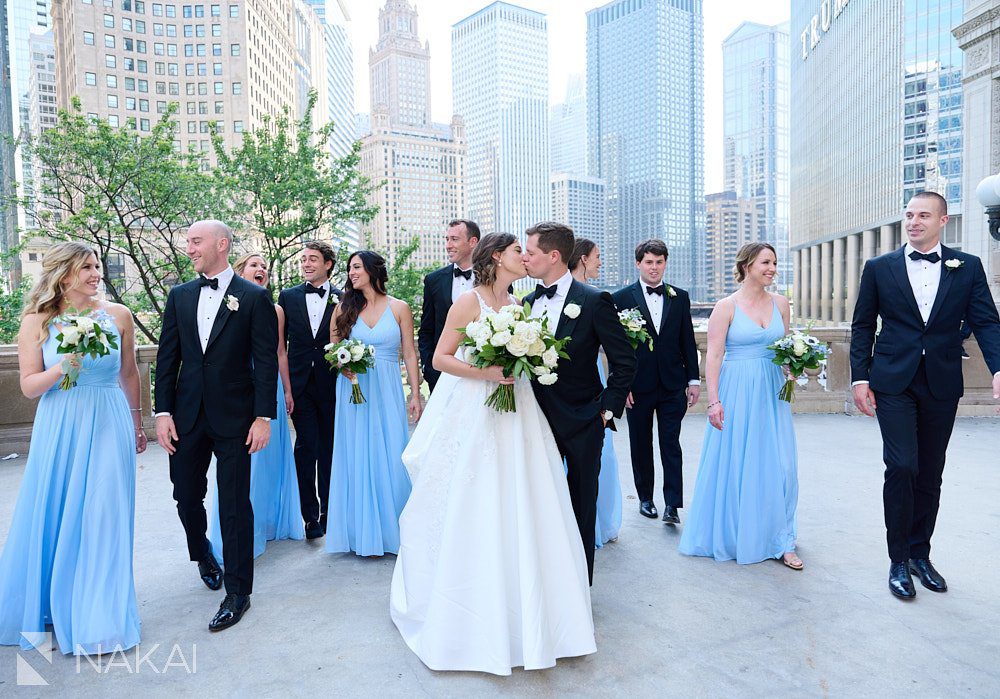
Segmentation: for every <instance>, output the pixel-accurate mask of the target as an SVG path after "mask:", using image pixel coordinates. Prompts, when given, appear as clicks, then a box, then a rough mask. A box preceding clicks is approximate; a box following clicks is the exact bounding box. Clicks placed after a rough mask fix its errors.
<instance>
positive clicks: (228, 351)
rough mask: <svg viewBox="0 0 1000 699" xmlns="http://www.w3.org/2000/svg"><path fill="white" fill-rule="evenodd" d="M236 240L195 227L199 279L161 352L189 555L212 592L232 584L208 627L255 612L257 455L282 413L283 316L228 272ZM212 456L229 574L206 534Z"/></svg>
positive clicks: (164, 434) (184, 297)
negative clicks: (253, 481)
mask: <svg viewBox="0 0 1000 699" xmlns="http://www.w3.org/2000/svg"><path fill="white" fill-rule="evenodd" d="M232 243H233V232H232V231H231V230H230V229H229V227H228V226H227V225H226V224H224V223H222V222H220V221H198V222H197V223H195V224H193V225H192V226H191V227H190V228H189V229H188V234H187V254H188V257H190V258H191V262H192V264H193V265H194V269H195V271H196V272H198V274H199V276H198V278H197V279H195V280H194V281H190V282H187V283H186V284H180V285H178V286H175V287H174V288H173V289H171V290H170V294H169V295H168V296H167V303H166V308H165V310H164V313H163V329H162V330H161V332H160V346H159V349H158V350H157V353H156V395H155V400H156V409H155V410H156V439H157V441H158V442H159V443H160V446H161V447H163V449H164V451H166V452H167V454H169V455H170V482H171V483H173V486H174V493H173V495H174V500H176V501H177V514H178V515H179V516H180V519H181V524H183V525H184V532H185V534H186V536H187V546H188V554H189V555H190V557H191V560H192V561H197V562H198V573H199V575H200V576H201V579H202V582H204V583H205V585H206V586H208V588H209V589H211V590H218V589H219V588H220V587H221V586H222V583H223V580H224V581H225V585H226V597H225V599H224V600H223V601H222V605H221V606H220V607H219V611H218V612H217V613H216V614H215V616H214V617H213V619H212V621H211V622H210V623H209V625H208V628H209V630H210V631H220V630H222V629H225V628H227V627H229V626H232V625H233V624H235V623H237V622H238V621H239V620H240V619H242V618H243V614H244V613H245V612H246V611H247V610H248V609H249V608H250V593H251V592H252V588H253V509H252V508H251V506H250V454H253V453H255V452H257V451H260V450H261V449H263V448H264V447H265V446H267V443H268V440H269V439H270V435H271V425H270V420H272V419H274V418H275V417H276V412H277V400H276V398H275V396H276V394H277V390H278V355H277V354H276V353H275V349H274V348H275V347H277V346H278V316H277V315H276V314H275V312H274V304H273V303H272V302H271V297H270V295H269V294H268V293H267V292H266V291H264V289H262V288H261V287H259V286H257V285H256V284H251V283H250V282H248V281H246V280H245V279H243V278H242V277H240V276H239V275H237V274H235V273H234V272H233V268H232V267H230V266H229V261H228V256H229V251H230V250H231V248H232ZM213 454H214V455H215V458H216V480H217V484H218V493H219V519H220V523H221V526H222V558H223V562H224V564H225V568H226V572H225V575H224V576H223V573H222V570H221V569H220V568H219V563H218V561H217V560H216V558H215V556H214V555H213V554H212V547H211V545H210V544H209V542H208V539H207V538H206V537H205V532H206V529H207V527H208V521H207V517H206V514H205V495H206V492H207V490H208V480H207V474H208V465H209V462H210V461H211V460H212V455H213Z"/></svg>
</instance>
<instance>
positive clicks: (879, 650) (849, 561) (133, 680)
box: [0, 415, 1000, 697]
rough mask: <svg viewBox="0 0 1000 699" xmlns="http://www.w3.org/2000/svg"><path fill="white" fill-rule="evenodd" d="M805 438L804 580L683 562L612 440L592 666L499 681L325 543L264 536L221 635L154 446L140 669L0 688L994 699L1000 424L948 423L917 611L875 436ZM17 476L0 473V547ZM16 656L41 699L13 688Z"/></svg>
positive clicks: (693, 421) (61, 674)
mask: <svg viewBox="0 0 1000 699" xmlns="http://www.w3.org/2000/svg"><path fill="white" fill-rule="evenodd" d="M796 429H797V434H798V446H799V478H800V496H799V554H800V555H801V557H802V558H803V560H804V561H805V570H804V571H803V572H794V571H791V570H789V569H787V568H785V567H783V566H782V565H780V564H779V563H778V562H765V563H761V564H757V565H752V566H739V565H737V564H735V563H732V562H729V563H716V562H714V561H709V560H702V559H691V558H686V557H683V556H680V555H679V554H678V553H677V540H678V537H679V532H680V530H679V529H676V530H675V529H671V528H668V527H665V526H664V525H663V524H661V523H660V522H659V521H652V520H648V519H645V518H643V517H641V516H640V515H639V514H638V502H637V501H636V500H635V491H634V488H633V486H632V478H631V471H630V467H629V461H628V443H627V435H626V433H625V431H624V430H622V431H621V432H619V433H618V435H617V436H616V449H617V452H618V455H619V460H620V464H621V478H622V485H623V490H624V492H625V496H626V500H625V507H624V510H625V514H624V523H623V526H622V531H621V536H620V538H619V540H618V542H616V543H614V544H610V545H608V546H606V547H605V548H604V549H602V550H601V551H598V552H597V562H596V574H595V584H594V588H593V609H594V621H595V625H596V628H597V634H598V638H597V643H598V652H597V653H596V654H594V655H591V656H588V657H584V658H576V659H569V660H562V661H560V662H559V664H558V665H557V667H555V668H553V669H550V670H544V671H534V672H524V671H521V670H515V671H514V674H513V675H512V676H511V677H506V678H503V677H493V676H488V675H481V674H476V673H435V672H431V671H429V670H427V669H426V668H425V667H424V666H423V665H422V664H421V662H420V661H419V660H418V659H417V658H416V656H414V655H413V654H412V653H410V651H409V650H408V649H407V647H406V646H405V644H404V643H403V641H402V640H401V639H400V637H399V635H398V634H397V633H396V631H395V628H394V627H393V625H392V622H391V621H390V619H389V614H388V594H389V581H390V577H391V574H392V566H393V563H394V558H393V557H392V556H387V557H385V558H384V559H378V560H376V559H361V558H357V557H356V556H353V555H329V554H326V553H324V552H323V550H322V544H321V542H320V543H317V542H312V543H307V542H287V541H283V542H272V543H270V544H269V545H268V549H267V552H266V553H265V554H264V555H263V556H262V557H261V558H259V559H258V560H257V566H256V581H255V592H254V597H253V608H252V609H251V610H250V612H248V614H247V616H246V617H245V619H244V620H243V621H242V622H241V623H240V624H239V625H238V626H236V627H234V628H233V629H230V630H227V631H225V632H222V633H219V634H210V633H209V632H208V631H207V628H206V626H207V623H208V620H209V618H210V617H211V615H212V614H213V613H214V611H215V609H216V608H217V606H218V603H219V602H220V601H221V598H222V594H223V593H222V592H218V593H213V592H209V591H208V590H206V589H205V587H204V586H203V585H202V584H201V582H200V581H199V580H198V577H197V574H196V569H195V566H194V564H192V563H190V562H188V561H187V555H186V552H185V548H184V539H183V536H182V532H181V528H180V524H179V523H178V521H177V517H176V513H175V510H174V505H173V502H172V500H171V497H170V483H169V479H168V476H167V464H166V457H165V455H164V454H163V452H162V451H160V450H159V449H158V448H152V449H151V450H150V451H149V453H147V454H145V455H143V456H141V457H140V471H139V477H138V486H137V506H136V541H135V572H136V589H137V594H138V597H139V604H140V614H141V616H142V621H143V630H142V631H143V643H142V645H141V646H140V649H139V652H138V657H145V658H146V659H145V661H143V662H142V663H137V655H136V653H135V652H134V651H130V652H129V653H127V654H126V655H125V657H124V658H122V657H118V658H113V659H112V660H113V664H112V666H111V667H107V665H106V663H107V660H105V661H104V662H105V665H104V666H102V668H101V671H100V672H99V671H98V670H96V669H95V668H94V667H93V666H92V665H91V664H89V663H88V661H87V660H86V659H83V660H80V661H79V663H78V661H77V659H76V658H73V657H72V656H61V655H59V654H58V653H56V654H54V655H53V657H52V658H51V663H49V662H48V661H47V660H46V659H45V658H44V657H42V656H41V655H38V654H37V653H34V652H30V653H26V652H19V651H18V649H16V648H0V694H3V695H5V696H39V697H45V696H56V691H60V692H69V693H71V694H72V695H73V696H95V697H96V696H101V697H107V696H136V695H143V696H177V695H191V694H196V693H197V694H198V695H200V696H213V697H214V696H235V695H241V696H244V695H254V696H257V695H261V696H266V695H279V694H280V695H294V696H299V695H306V694H310V695H316V694H317V693H325V694H332V693H337V694H344V695H350V696H375V695H380V696H399V695H404V694H405V695H411V696H412V695H421V696H459V695H462V696H469V695H473V696H480V695H486V694H490V695H494V694H502V695H525V694H573V695H594V696H596V695H604V696H608V695H637V694H639V693H640V692H642V693H649V694H651V695H662V694H680V695H683V696H695V697H698V696H706V697H707V696H719V695H727V696H759V695H765V694H767V695H777V696H851V697H868V696H870V697H875V696H879V697H881V696H903V695H915V696H956V695H963V696H973V697H978V696H982V697H989V696H993V697H995V696H998V695H1000V602H998V601H997V590H998V589H1000V579H998V576H997V575H996V574H995V572H994V570H993V568H994V567H995V566H996V564H997V562H998V561H1000V534H998V532H1000V504H998V503H1000V469H998V467H1000V455H998V444H1000V439H998V436H1000V419H996V418H960V419H959V421H958V423H957V425H956V428H955V433H954V437H953V438H952V447H951V449H950V451H949V462H948V466H947V467H946V469H945V485H944V494H943V498H942V507H941V514H940V517H939V524H938V530H937V533H936V535H935V539H934V543H935V549H934V551H933V553H932V556H933V559H934V562H935V564H936V565H937V566H938V568H939V569H940V570H941V572H942V573H943V574H944V575H945V576H946V577H947V579H948V582H949V585H950V587H951V589H950V591H949V592H948V593H946V594H943V595H941V594H933V593H931V592H929V591H927V590H924V589H923V588H922V587H919V586H918V588H917V589H918V598H917V600H916V601H915V602H914V603H911V604H906V603H902V602H899V601H897V600H895V599H894V598H892V597H891V596H890V594H889V592H888V590H887V588H886V574H887V568H888V561H887V560H886V554H885V545H884V529H883V525H882V514H881V481H882V465H881V441H880V439H879V435H878V428H877V426H876V424H875V422H874V421H873V420H869V419H866V418H858V417H848V416H843V415H801V416H797V417H796ZM703 430H704V418H703V417H690V418H688V419H687V420H686V421H685V424H684V429H683V433H682V434H683V444H684V448H685V456H686V458H685V463H686V465H685V476H686V483H685V485H686V489H687V492H688V496H689V499H690V492H691V490H692V489H693V487H694V482H695V471H696V469H697V463H698V453H699V449H700V445H701V438H702V434H703ZM23 465H24V459H23V458H20V459H17V460H15V461H11V462H3V463H2V464H0V536H3V537H6V530H7V527H8V524H9V522H10V518H11V516H12V513H13V508H14V502H15V498H16V495H17V489H18V487H19V485H20V482H21V476H22V472H23ZM657 506H658V507H660V506H662V502H660V501H659V499H658V500H657ZM681 516H682V519H683V518H684V517H685V516H686V512H685V511H682V515H681ZM157 644H158V645H157ZM18 656H20V659H19V657H18ZM19 663H20V664H22V666H23V665H25V664H26V665H28V666H30V668H31V669H33V670H34V671H35V673H36V674H37V675H38V676H39V677H40V678H41V679H43V680H44V681H46V682H48V685H49V686H34V687H18V686H17V666H18V664H19ZM137 665H138V668H137V667H136V666H137ZM27 675H28V673H27V672H26V671H24V670H23V667H22V679H23V678H24V677H27Z"/></svg>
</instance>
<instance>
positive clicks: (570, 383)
mask: <svg viewBox="0 0 1000 699" xmlns="http://www.w3.org/2000/svg"><path fill="white" fill-rule="evenodd" d="M525 235H526V237H527V241H526V245H525V250H524V265H525V267H526V268H527V270H528V274H529V275H530V276H532V277H534V278H535V279H539V280H540V283H539V284H538V285H537V286H536V287H535V290H534V291H533V292H532V293H530V294H528V296H527V297H526V298H525V302H526V303H528V304H531V315H532V316H535V317H537V316H544V317H546V318H548V327H549V329H550V330H553V331H554V334H555V336H556V337H557V338H564V337H569V338H570V340H569V342H568V343H567V344H566V347H565V351H566V353H567V354H568V355H569V358H568V359H561V360H560V361H559V365H558V366H557V367H556V373H557V374H558V376H559V378H558V380H557V381H556V383H554V384H552V385H551V386H543V385H542V384H540V383H539V382H537V381H532V383H531V385H532V387H533V388H534V391H535V396H536V397H537V398H538V404H539V405H540V406H541V408H542V411H543V412H544V413H545V417H546V418H548V421H549V425H551V427H552V432H553V434H554V435H555V438H556V444H557V445H558V446H559V451H560V452H561V453H562V455H563V456H564V457H565V458H566V465H567V467H568V469H569V470H568V473H567V480H568V482H569V496H570V500H571V501H572V502H573V512H574V514H575V515H576V523H577V526H579V528H580V537H581V538H582V539H583V549H584V553H585V554H586V556H587V572H588V575H589V577H590V581H591V583H593V581H594V546H595V543H594V526H595V524H596V521H597V477H598V474H599V473H600V471H601V449H602V448H603V446H604V430H605V429H606V428H607V427H610V428H611V429H614V422H613V420H614V418H616V417H621V414H622V411H623V410H624V409H625V397H626V396H627V395H628V388H629V385H631V383H632V376H633V374H634V373H635V355H634V354H633V353H632V346H631V345H630V344H629V341H628V337H627V336H626V335H625V330H624V328H622V325H621V323H620V322H619V321H618V312H617V311H616V310H615V305H614V303H613V302H612V300H611V294H608V293H607V292H604V291H598V290H597V289H595V288H594V287H592V286H588V285H586V284H581V283H580V282H578V281H576V280H575V279H573V275H572V274H570V272H569V268H568V267H567V266H566V261H567V260H568V259H569V257H570V255H571V254H572V253H573V244H574V242H575V240H574V237H573V231H572V230H571V229H570V228H569V227H568V226H564V225H563V224H561V223H554V222H551V221H548V222H544V223H538V224H535V225H534V226H532V227H531V228H529V229H528V230H527V232H526V234H525ZM601 347H604V353H605V355H606V356H607V358H608V385H607V388H605V387H604V386H602V385H601V377H600V374H599V373H598V371H597V353H598V350H600V348H601Z"/></svg>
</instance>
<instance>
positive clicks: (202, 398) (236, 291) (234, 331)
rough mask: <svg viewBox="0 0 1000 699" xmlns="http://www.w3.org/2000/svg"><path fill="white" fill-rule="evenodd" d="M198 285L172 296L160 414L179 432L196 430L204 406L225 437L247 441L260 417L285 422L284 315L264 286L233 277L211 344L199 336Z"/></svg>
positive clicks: (163, 342) (160, 372)
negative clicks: (234, 304) (281, 417)
mask: <svg viewBox="0 0 1000 699" xmlns="http://www.w3.org/2000/svg"><path fill="white" fill-rule="evenodd" d="M200 295H201V286H200V285H199V284H198V281H197V280H195V281H190V282H187V283H186V284H181V285H179V286H175V287H174V288H173V289H171V290H170V294H169V295H168V296H167V306H166V310H165V311H164V314H163V329H162V330H161V331H160V346H159V349H158V350H157V352H156V390H155V399H156V409H155V412H158V413H171V414H172V415H173V418H174V425H175V426H176V427H177V432H178V434H181V435H183V434H185V433H187V432H190V431H191V430H192V429H193V428H194V426H195V421H196V420H197V419H198V413H199V412H200V411H201V408H202V404H204V406H205V415H206V418H207V419H208V423H209V425H210V426H211V428H212V429H213V430H214V431H215V432H216V433H218V435H219V436H220V437H224V438H236V437H245V436H246V434H247V430H248V429H249V428H250V423H251V422H253V420H254V418H257V417H270V418H274V417H276V416H277V414H276V411H277V391H278V354H277V351H276V348H277V346H278V316H277V314H276V313H275V312H274V304H273V303H271V297H270V295H269V294H268V293H267V291H265V290H264V289H262V288H261V287H259V286H257V285H256V284H252V283H250V282H248V281H246V280H245V279H243V278H242V277H240V276H239V275H233V279H232V281H231V282H230V283H229V289H228V290H227V291H226V296H227V297H228V296H235V297H236V300H237V301H238V303H239V308H238V309H237V310H235V311H233V310H230V309H229V306H228V304H227V302H226V300H225V299H223V301H222V305H220V306H219V312H218V314H217V315H216V316H215V323H214V325H213V326H212V333H211V335H210V336H209V339H208V346H207V348H206V349H205V351H204V352H202V350H201V340H200V339H199V337H198V317H197V316H198V299H199V297H200Z"/></svg>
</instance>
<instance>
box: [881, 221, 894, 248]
mask: <svg viewBox="0 0 1000 699" xmlns="http://www.w3.org/2000/svg"><path fill="white" fill-rule="evenodd" d="M879 230H880V234H881V235H880V238H881V245H879V254H880V255H884V254H886V253H887V252H892V251H893V250H895V249H896V227H895V226H894V225H892V224H891V223H890V224H889V225H887V226H882V228H881V229H879Z"/></svg>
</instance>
